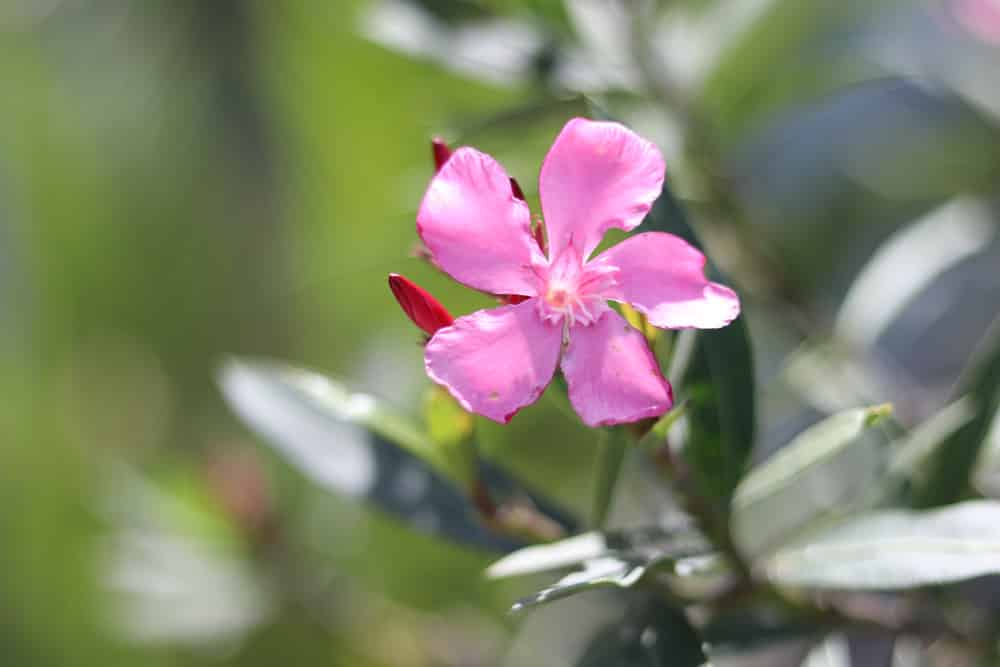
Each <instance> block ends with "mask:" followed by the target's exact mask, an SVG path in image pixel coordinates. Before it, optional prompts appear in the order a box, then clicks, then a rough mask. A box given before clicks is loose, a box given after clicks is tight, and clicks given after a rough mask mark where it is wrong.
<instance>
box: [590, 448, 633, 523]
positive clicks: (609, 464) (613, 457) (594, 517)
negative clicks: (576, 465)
mask: <svg viewBox="0 0 1000 667" xmlns="http://www.w3.org/2000/svg"><path fill="white" fill-rule="evenodd" d="M628 437H629V436H628V434H627V433H626V432H625V431H624V430H623V429H621V428H609V429H604V430H603V431H602V432H601V441H600V443H599V445H598V447H599V450H598V453H597V465H596V477H597V479H596V484H595V485H594V505H593V512H592V514H591V521H592V523H593V525H594V528H597V529H598V530H600V529H602V528H604V524H605V523H606V522H607V518H608V513H609V511H610V509H611V503H612V501H613V500H614V495H615V487H616V486H617V484H618V477H619V476H620V473H621V469H622V463H623V462H624V460H625V449H626V447H627V446H628Z"/></svg>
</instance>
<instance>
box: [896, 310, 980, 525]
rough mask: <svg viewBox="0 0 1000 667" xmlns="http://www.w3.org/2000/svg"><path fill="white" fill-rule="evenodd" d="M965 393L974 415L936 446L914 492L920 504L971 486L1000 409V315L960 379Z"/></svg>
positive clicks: (958, 494)
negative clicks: (935, 450)
mask: <svg viewBox="0 0 1000 667" xmlns="http://www.w3.org/2000/svg"><path fill="white" fill-rule="evenodd" d="M962 394H966V395H967V396H968V398H969V400H970V401H971V402H972V411H973V415H974V416H973V418H972V419H970V420H969V421H968V422H966V423H965V424H963V425H962V426H961V427H959V428H958V429H957V430H955V431H954V432H953V433H952V434H951V435H950V436H949V437H948V438H947V440H945V441H944V442H943V443H942V444H941V445H939V447H938V448H937V453H936V454H935V455H934V456H933V457H932V458H931V461H930V462H929V465H928V474H927V478H926V481H925V483H923V484H922V485H920V486H919V487H918V488H917V489H916V490H915V491H914V493H913V501H914V505H915V506H917V507H938V506H941V505H945V504H947V503H951V502H955V501H956V500H960V499H961V498H962V497H964V496H965V495H966V494H967V493H968V492H969V490H970V488H971V478H972V472H973V468H974V467H975V465H976V461H977V459H978V458H979V453H980V451H981V450H982V448H983V445H984V443H985V442H986V436H987V434H988V433H989V429H990V424H992V422H993V419H994V417H995V416H996V414H997V411H998V409H1000V318H998V319H997V320H995V321H994V323H993V325H992V326H991V327H990V330H989V331H988V332H987V334H986V336H985V338H984V339H983V342H982V343H981V344H980V347H979V349H978V350H977V351H976V352H975V353H974V354H973V356H972V360H971V362H970V364H969V367H968V368H967V369H966V372H965V375H964V377H963V378H962V379H961V380H960V381H959V395H962Z"/></svg>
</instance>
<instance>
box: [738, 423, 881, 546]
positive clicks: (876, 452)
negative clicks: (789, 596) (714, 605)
mask: <svg viewBox="0 0 1000 667" xmlns="http://www.w3.org/2000/svg"><path fill="white" fill-rule="evenodd" d="M873 414H876V415H877V412H874V413H873V410H872V409H868V410H850V411H848V412H842V413H840V414H837V415H834V416H832V417H828V418H827V419H825V420H824V421H822V422H820V423H819V424H816V425H815V426H813V427H811V428H809V429H807V430H805V431H803V432H802V433H801V434H799V435H798V436H796V437H795V439H794V440H792V442H790V443H788V444H787V445H786V446H785V447H783V448H782V449H781V450H779V451H778V452H777V453H776V454H775V455H774V456H772V457H771V458H770V459H768V460H767V461H766V462H765V463H763V464H761V465H759V466H757V467H756V468H754V469H753V470H752V471H751V472H750V474H749V475H747V476H746V478H745V479H744V480H743V481H742V482H741V483H740V485H739V488H738V489H737V490H736V494H735V496H734V498H733V515H732V523H733V533H734V537H735V539H736V543H737V545H739V547H740V548H741V549H742V550H743V552H744V553H745V554H747V556H750V557H754V558H756V557H759V556H761V555H762V554H764V553H766V552H767V551H769V550H773V549H774V548H775V547H777V546H778V545H779V544H781V543H782V542H783V541H785V540H787V539H788V538H790V537H792V536H794V535H795V534H796V533H797V532H798V531H800V530H801V529H802V528H803V527H804V526H808V525H811V524H813V523H815V522H816V520H817V519H820V518H823V517H824V516H826V515H828V514H830V513H833V512H846V511H850V509H851V508H852V507H854V508H856V507H857V506H859V505H860V504H862V503H864V501H865V499H866V498H867V499H869V501H870V499H871V498H872V497H873V494H876V493H877V490H878V485H879V484H880V483H882V481H883V480H884V479H885V470H886V465H887V459H888V453H889V452H888V437H887V435H886V433H885V431H884V430H883V429H882V428H881V427H880V425H879V424H878V423H877V418H876V419H873V418H872V415H873ZM873 422H874V423H873Z"/></svg>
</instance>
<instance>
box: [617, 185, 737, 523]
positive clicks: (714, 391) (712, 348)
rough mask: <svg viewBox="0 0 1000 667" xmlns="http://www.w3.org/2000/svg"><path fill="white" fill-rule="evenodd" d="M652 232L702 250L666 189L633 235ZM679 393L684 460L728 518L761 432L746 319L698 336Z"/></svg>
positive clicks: (716, 276)
mask: <svg viewBox="0 0 1000 667" xmlns="http://www.w3.org/2000/svg"><path fill="white" fill-rule="evenodd" d="M653 231H656V232H667V233H670V234H675V235H677V236H680V237H681V238H683V239H684V240H685V241H687V242H688V243H690V244H691V245H693V246H695V247H696V248H699V249H702V250H703V247H702V244H701V243H700V241H699V240H698V237H697V235H696V234H695V232H694V230H693V229H692V228H691V226H690V225H689V224H688V222H687V218H686V216H685V213H684V209H683V207H682V206H681V204H680V203H679V202H678V201H677V199H676V198H675V197H674V195H673V193H672V192H671V191H670V187H669V185H667V184H664V186H663V191H662V192H661V193H660V197H659V199H657V200H656V203H655V204H654V205H653V208H652V210H651V211H650V212H649V215H648V216H646V219H645V220H644V221H643V222H642V224H641V225H639V227H637V228H636V229H635V231H634V232H633V234H641V233H643V232H653ZM706 266H707V270H706V272H707V274H708V275H709V277H710V278H712V280H717V281H720V282H726V280H725V277H724V276H722V274H721V273H720V272H719V271H718V269H717V268H715V266H714V265H713V264H712V262H711V260H710V259H709V260H708V262H707V265H706ZM680 393H681V395H682V396H684V397H686V398H687V400H688V406H687V422H688V430H687V434H688V435H687V441H686V446H685V448H684V456H685V458H686V459H687V461H688V463H689V464H690V465H691V467H692V468H693V470H694V472H695V474H696V475H697V478H698V483H699V487H700V488H702V489H706V490H709V491H710V492H711V495H712V499H713V500H714V501H715V502H716V504H717V510H718V513H719V514H720V515H721V516H723V517H725V516H726V515H727V514H728V503H729V498H730V496H731V495H732V492H733V490H734V489H735V488H736V485H737V484H738V483H739V480H740V478H741V477H742V476H743V474H744V472H745V471H746V465H747V460H748V458H749V456H750V451H751V448H752V447H753V441H754V435H755V431H756V417H755V405H754V393H755V392H754V372H753V359H752V354H751V348H750V340H749V334H748V332H747V328H746V323H745V322H744V319H743V317H739V318H738V319H737V320H736V321H734V322H733V323H732V324H730V325H729V326H727V327H724V328H722V329H711V330H704V331H699V332H698V334H697V340H696V343H695V351H694V355H693V357H692V359H691V362H690V364H689V366H688V369H687V371H686V373H685V375H684V378H683V386H682V389H681V392H680Z"/></svg>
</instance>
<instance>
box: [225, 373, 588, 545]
mask: <svg viewBox="0 0 1000 667" xmlns="http://www.w3.org/2000/svg"><path fill="white" fill-rule="evenodd" d="M220 383H221V385H222V389H223V393H224V394H225V397H226V399H227V400H228V401H229V403H230V405H231V406H232V408H233V409H234V410H235V411H236V412H237V414H238V415H239V416H240V417H242V418H243V419H244V420H245V421H246V423H247V424H248V425H249V426H250V427H251V428H252V429H254V430H255V431H256V432H257V433H258V434H259V435H260V436H261V437H262V438H263V439H264V440H265V441H266V442H268V443H269V444H270V445H272V446H273V447H274V448H275V450H276V451H277V452H278V453H280V454H281V455H283V456H284V457H285V458H286V459H287V460H288V461H289V462H290V463H291V464H292V465H294V466H295V467H296V468H298V469H299V470H300V471H301V472H302V473H303V474H305V475H306V476H307V477H309V478H310V479H312V480H313V481H314V482H316V483H317V484H319V485H321V486H324V487H326V488H328V489H330V490H332V491H335V492H337V493H340V494H344V495H346V496H349V497H351V498H357V499H363V500H365V501H367V502H370V503H372V504H373V505H374V506H375V507H378V508H379V509H380V510H383V511H385V512H388V513H389V514H392V515H394V516H396V517H398V518H400V519H402V520H403V521H404V522H405V523H407V524H408V525H410V526H411V527H413V528H415V529H417V530H421V531H423V532H426V533H429V534H432V535H440V536H443V537H446V538H448V539H450V540H452V541H455V542H458V543H460V544H466V545H469V546H473V547H478V548H483V549H489V550H494V551H510V550H513V549H515V548H517V547H518V546H521V544H520V543H519V542H518V541H517V540H513V539H511V538H509V537H507V536H505V535H500V534H498V533H495V532H491V531H490V530H489V529H488V528H487V527H486V526H485V525H484V523H483V522H482V520H481V519H480V517H479V516H478V515H477V512H476V510H475V508H474V507H473V506H472V504H471V503H470V501H469V499H468V497H467V496H466V494H465V493H463V489H464V488H465V487H464V485H462V484H461V480H460V478H459V477H458V476H457V475H455V474H453V473H452V471H450V470H449V468H448V462H447V461H442V460H441V457H440V455H439V454H438V453H437V452H435V451H434V449H433V444H432V443H431V441H430V440H429V439H428V438H427V436H425V435H423V434H422V433H420V432H419V431H418V430H417V429H415V428H414V427H413V426H412V425H411V424H409V423H408V422H407V421H406V420H405V419H404V418H402V417H400V416H399V415H396V414H393V413H392V412H391V411H389V410H388V409H386V407H385V406H383V405H381V404H379V403H378V401H376V400H375V399H374V398H373V397H371V396H368V395H366V394H357V393H350V392H348V391H347V390H346V389H344V388H343V387H342V386H341V385H339V384H337V383H335V382H333V381H332V380H330V379H328V378H325V377H323V376H321V375H317V374H314V373H310V372H307V371H304V370H300V369H295V368H290V367H287V366H282V365H279V364H274V363H265V362H250V361H232V362H229V363H228V364H227V365H226V366H225V367H224V368H223V370H222V373H221V375H220ZM481 477H482V479H483V480H484V481H485V482H486V484H487V486H488V487H489V490H490V492H491V493H493V494H495V495H496V497H497V498H506V497H518V498H523V499H525V501H526V502H528V503H530V504H531V505H532V506H534V507H537V509H538V511H540V512H541V513H542V514H544V515H545V516H546V517H547V518H548V519H551V520H552V521H554V522H555V524H556V525H558V526H559V527H560V528H561V529H562V530H563V531H565V532H570V531H572V530H573V529H574V523H575V522H574V521H573V520H572V518H570V517H569V516H568V515H567V514H565V513H564V512H562V511H561V510H559V509H557V508H555V507H554V506H553V505H552V504H551V503H550V502H548V501H547V500H544V499H542V498H540V497H539V496H537V495H536V494H533V493H530V492H529V491H527V490H526V489H524V488H523V487H522V486H521V485H520V484H518V483H517V482H516V481H515V480H513V479H512V478H511V477H510V476H509V475H507V474H506V473H504V472H503V471H502V470H500V469H499V468H497V467H496V466H493V465H488V464H483V465H482V466H481Z"/></svg>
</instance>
